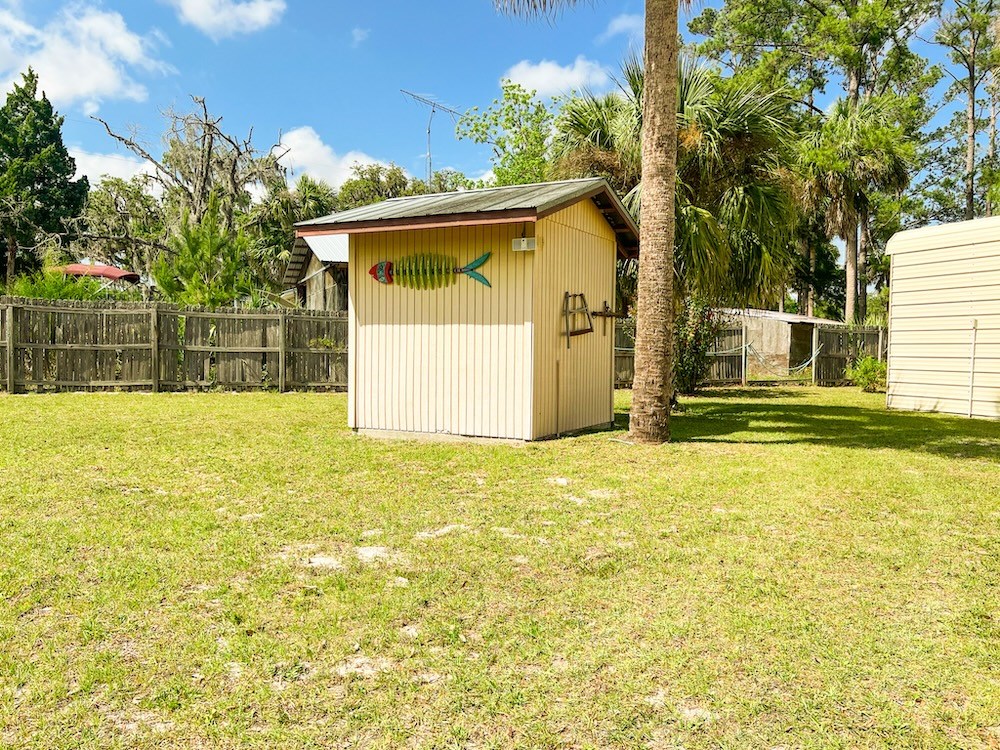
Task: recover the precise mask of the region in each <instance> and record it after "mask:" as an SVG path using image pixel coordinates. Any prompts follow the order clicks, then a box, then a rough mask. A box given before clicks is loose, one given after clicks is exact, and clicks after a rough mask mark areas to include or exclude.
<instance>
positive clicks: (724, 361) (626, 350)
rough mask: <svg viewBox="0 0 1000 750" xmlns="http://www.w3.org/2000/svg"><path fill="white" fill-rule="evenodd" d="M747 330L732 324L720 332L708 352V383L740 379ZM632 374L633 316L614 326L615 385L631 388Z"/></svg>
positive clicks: (742, 369) (633, 353) (744, 364)
mask: <svg viewBox="0 0 1000 750" xmlns="http://www.w3.org/2000/svg"><path fill="white" fill-rule="evenodd" d="M745 335H746V331H745V329H744V328H743V327H742V326H731V327H728V328H724V329H723V330H722V331H720V332H719V336H718V338H716V340H715V343H714V345H713V346H712V350H711V351H710V352H709V353H708V356H709V357H711V359H712V364H711V367H710V368H709V371H708V375H707V376H706V378H705V383H706V384H710V385H725V384H730V383H743V382H745V381H744V379H743V374H744V373H745V372H746V347H744V345H743V344H744V337H745ZM634 375H635V319H634V318H625V319H624V320H619V321H617V325H616V326H615V388H631V387H632V379H633V377H634Z"/></svg>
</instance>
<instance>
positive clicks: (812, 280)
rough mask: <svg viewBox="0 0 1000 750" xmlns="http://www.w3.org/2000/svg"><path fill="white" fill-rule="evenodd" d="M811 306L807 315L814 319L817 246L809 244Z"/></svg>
mask: <svg viewBox="0 0 1000 750" xmlns="http://www.w3.org/2000/svg"><path fill="white" fill-rule="evenodd" d="M807 248H808V251H809V306H808V307H807V308H806V309H807V310H808V312H807V315H809V317H813V316H814V315H815V314H816V245H815V244H813V243H812V242H809V243H808V245H807Z"/></svg>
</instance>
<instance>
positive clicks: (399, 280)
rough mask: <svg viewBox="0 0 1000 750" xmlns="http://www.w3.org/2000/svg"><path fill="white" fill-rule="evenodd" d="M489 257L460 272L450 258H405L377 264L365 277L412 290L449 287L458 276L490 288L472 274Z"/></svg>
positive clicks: (478, 276)
mask: <svg viewBox="0 0 1000 750" xmlns="http://www.w3.org/2000/svg"><path fill="white" fill-rule="evenodd" d="M490 255H492V253H484V254H483V255H480V256H479V257H478V258H476V259H475V260H474V261H472V262H471V263H470V264H469V265H467V266H462V267H461V268H459V267H457V265H456V261H455V259H454V258H449V257H448V256H446V255H407V256H406V257H405V258H400V259H399V260H397V261H396V262H393V261H391V260H380V261H379V262H378V263H376V264H375V265H374V266H372V267H371V268H369V269H368V273H369V274H371V277H372V278H373V279H375V281H377V282H379V283H380V284H399V285H400V286H406V287H413V288H414V289H438V288H440V287H445V286H450V285H451V284H454V283H455V279H456V278H458V276H459V275H463V276H468V277H469V278H470V279H475V280H476V281H478V282H479V283H480V284H483V285H484V286H490V282H489V280H488V279H487V278H486V277H485V276H483V275H482V274H481V273H479V272H478V271H477V270H476V269H477V268H479V267H480V266H482V265H484V264H485V263H486V261H488V260H489V259H490Z"/></svg>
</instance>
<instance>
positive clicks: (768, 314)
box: [719, 307, 845, 326]
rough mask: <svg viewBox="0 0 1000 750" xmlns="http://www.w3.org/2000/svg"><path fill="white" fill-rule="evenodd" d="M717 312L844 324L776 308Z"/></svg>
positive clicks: (805, 321)
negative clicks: (779, 310)
mask: <svg viewBox="0 0 1000 750" xmlns="http://www.w3.org/2000/svg"><path fill="white" fill-rule="evenodd" d="M719 312H721V313H723V314H725V315H735V316H742V317H746V318H768V319H769V320H780V321H783V322H785V323H813V324H820V325H831V326H842V325H845V324H844V323H842V322H841V321H839V320H830V319H829V318H816V317H812V316H809V315H799V314H797V313H786V312H778V311H777V310H758V309H755V308H748V309H743V310H739V309H735V308H726V307H724V308H722V309H721V310H719Z"/></svg>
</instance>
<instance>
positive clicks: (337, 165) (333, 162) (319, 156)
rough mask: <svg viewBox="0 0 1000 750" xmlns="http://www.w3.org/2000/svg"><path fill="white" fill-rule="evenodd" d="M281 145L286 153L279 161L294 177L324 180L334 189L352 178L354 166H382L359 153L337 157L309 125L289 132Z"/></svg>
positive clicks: (283, 136) (283, 137)
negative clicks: (305, 176) (304, 176)
mask: <svg viewBox="0 0 1000 750" xmlns="http://www.w3.org/2000/svg"><path fill="white" fill-rule="evenodd" d="M281 146H282V147H283V148H284V149H285V150H287V153H286V154H285V156H284V157H283V158H282V160H281V161H282V163H283V164H284V165H285V166H286V167H288V168H289V169H291V170H292V172H293V174H295V175H296V176H301V175H303V174H307V175H309V176H310V177H315V178H317V179H321V180H326V181H327V182H329V183H330V184H331V185H333V186H334V187H340V185H341V184H342V183H343V182H344V180H346V179H347V178H348V177H350V176H351V167H353V166H354V165H355V164H356V163H360V164H384V163H385V162H381V161H379V160H378V159H375V158H374V157H371V156H369V155H368V154H366V153H364V152H362V151H348V152H347V153H345V154H338V153H336V152H335V151H334V150H333V149H332V148H331V147H330V146H328V145H327V144H326V143H324V142H323V139H322V138H320V135H319V133H317V132H316V131H315V130H314V129H313V128H311V127H308V126H304V127H300V128H295V129H294V130H289V131H288V132H287V133H285V134H284V135H282V137H281Z"/></svg>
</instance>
